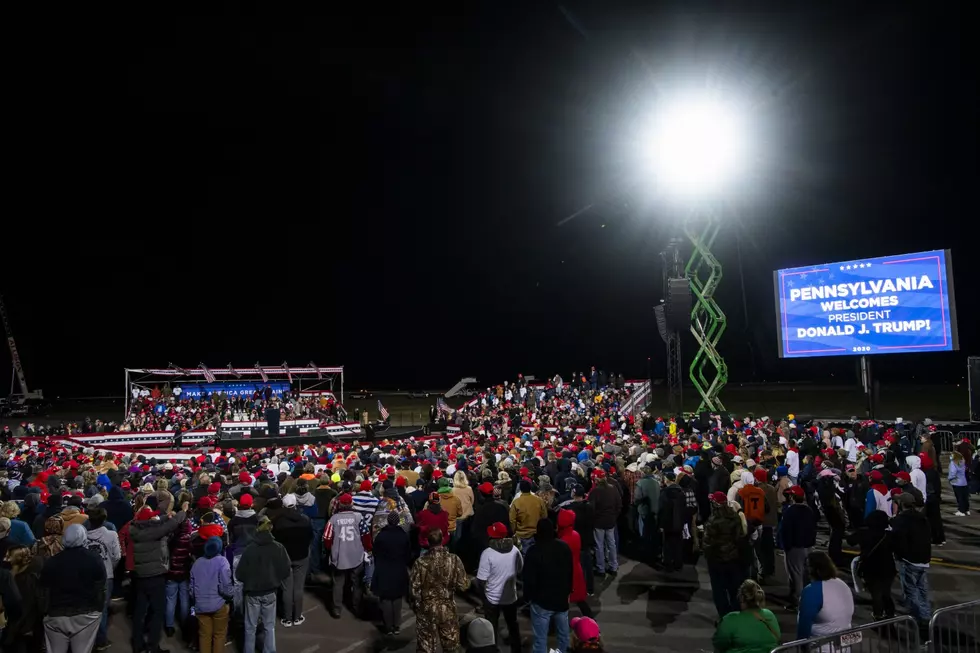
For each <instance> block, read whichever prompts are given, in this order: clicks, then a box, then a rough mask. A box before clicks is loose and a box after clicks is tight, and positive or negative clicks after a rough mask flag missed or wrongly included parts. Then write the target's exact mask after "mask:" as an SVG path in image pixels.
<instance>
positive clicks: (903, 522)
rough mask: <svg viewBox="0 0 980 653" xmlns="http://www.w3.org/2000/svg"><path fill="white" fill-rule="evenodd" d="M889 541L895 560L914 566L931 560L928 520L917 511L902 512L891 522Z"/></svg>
mask: <svg viewBox="0 0 980 653" xmlns="http://www.w3.org/2000/svg"><path fill="white" fill-rule="evenodd" d="M890 523H891V527H892V530H891V541H892V550H893V551H894V552H895V558H896V559H898V560H904V561H906V562H914V563H916V564H929V561H930V560H931V559H932V531H931V529H930V527H929V519H928V518H927V517H926V516H925V515H924V514H922V513H921V512H919V511H918V510H907V509H906V510H903V511H902V512H900V513H898V515H896V516H895V517H894V518H893V519H892V520H891V522H890Z"/></svg>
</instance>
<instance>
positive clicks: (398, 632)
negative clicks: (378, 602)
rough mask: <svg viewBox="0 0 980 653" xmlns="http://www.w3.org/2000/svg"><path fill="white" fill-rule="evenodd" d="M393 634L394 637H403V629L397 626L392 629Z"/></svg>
mask: <svg viewBox="0 0 980 653" xmlns="http://www.w3.org/2000/svg"><path fill="white" fill-rule="evenodd" d="M391 634H392V635H395V636H396V637H397V636H398V635H401V634H402V629H401V626H395V627H394V628H392V629H391Z"/></svg>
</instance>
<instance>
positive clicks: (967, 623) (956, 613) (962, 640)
mask: <svg viewBox="0 0 980 653" xmlns="http://www.w3.org/2000/svg"><path fill="white" fill-rule="evenodd" d="M929 650H930V651H931V652H932V653H968V652H969V653H976V651H980V600H976V601H969V602H967V603H960V604H959V605H951V606H949V607H948V608H940V609H939V610H936V612H935V613H934V614H933V615H932V619H931V620H930V621H929Z"/></svg>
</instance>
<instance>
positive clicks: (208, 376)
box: [200, 363, 214, 383]
mask: <svg viewBox="0 0 980 653" xmlns="http://www.w3.org/2000/svg"><path fill="white" fill-rule="evenodd" d="M200 365H201V371H203V372H204V380H205V381H207V382H208V383H214V374H212V373H211V370H209V369H208V368H207V365H205V364H204V363H201V364H200Z"/></svg>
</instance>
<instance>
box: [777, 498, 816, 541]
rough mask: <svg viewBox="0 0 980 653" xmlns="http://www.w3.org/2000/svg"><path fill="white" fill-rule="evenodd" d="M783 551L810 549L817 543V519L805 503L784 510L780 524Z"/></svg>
mask: <svg viewBox="0 0 980 653" xmlns="http://www.w3.org/2000/svg"><path fill="white" fill-rule="evenodd" d="M777 539H778V540H779V541H780V543H781V545H782V546H781V548H782V549H783V551H789V550H790V549H801V548H802V549H809V548H811V547H812V546H813V545H814V544H816V542H817V519H816V516H815V515H814V514H813V511H812V510H811V509H810V506H808V505H806V504H805V503H796V504H793V505H790V506H786V508H784V509H783V519H782V521H781V522H779V538H777Z"/></svg>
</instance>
